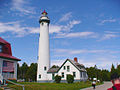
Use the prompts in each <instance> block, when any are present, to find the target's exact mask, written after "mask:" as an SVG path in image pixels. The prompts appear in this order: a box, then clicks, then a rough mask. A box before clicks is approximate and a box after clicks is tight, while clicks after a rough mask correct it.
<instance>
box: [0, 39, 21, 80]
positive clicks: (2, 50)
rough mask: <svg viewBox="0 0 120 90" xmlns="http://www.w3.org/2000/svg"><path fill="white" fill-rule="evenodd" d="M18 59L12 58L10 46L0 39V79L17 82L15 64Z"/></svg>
mask: <svg viewBox="0 0 120 90" xmlns="http://www.w3.org/2000/svg"><path fill="white" fill-rule="evenodd" d="M18 61H21V60H20V59H18V58H16V57H13V56H12V50H11V45H10V43H8V42H7V41H5V40H4V39H2V38H1V37H0V79H14V80H17V62H18Z"/></svg>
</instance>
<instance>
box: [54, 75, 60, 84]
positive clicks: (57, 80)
mask: <svg viewBox="0 0 120 90" xmlns="http://www.w3.org/2000/svg"><path fill="white" fill-rule="evenodd" d="M60 81H61V76H58V75H56V76H55V82H56V83H60Z"/></svg>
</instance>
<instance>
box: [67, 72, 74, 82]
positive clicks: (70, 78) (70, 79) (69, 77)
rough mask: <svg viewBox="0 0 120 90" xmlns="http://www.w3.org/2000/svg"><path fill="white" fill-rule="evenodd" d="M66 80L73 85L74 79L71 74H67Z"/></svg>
mask: <svg viewBox="0 0 120 90" xmlns="http://www.w3.org/2000/svg"><path fill="white" fill-rule="evenodd" d="M66 80H67V82H68V83H73V82H74V77H73V75H71V74H68V75H67V77H66Z"/></svg>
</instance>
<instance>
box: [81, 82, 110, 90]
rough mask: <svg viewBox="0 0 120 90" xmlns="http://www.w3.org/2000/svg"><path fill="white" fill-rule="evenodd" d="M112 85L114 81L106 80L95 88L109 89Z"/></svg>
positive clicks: (91, 88)
mask: <svg viewBox="0 0 120 90" xmlns="http://www.w3.org/2000/svg"><path fill="white" fill-rule="evenodd" d="M110 87H112V83H111V82H104V84H103V85H98V86H96V89H95V90H107V89H108V88H110ZM80 90H93V87H90V88H85V89H80Z"/></svg>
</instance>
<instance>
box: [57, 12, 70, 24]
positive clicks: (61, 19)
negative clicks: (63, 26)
mask: <svg viewBox="0 0 120 90" xmlns="http://www.w3.org/2000/svg"><path fill="white" fill-rule="evenodd" d="M71 17H72V13H71V12H69V13H66V14H64V15H63V16H62V18H60V20H59V22H62V21H67V20H69V19H70V18H71Z"/></svg>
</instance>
